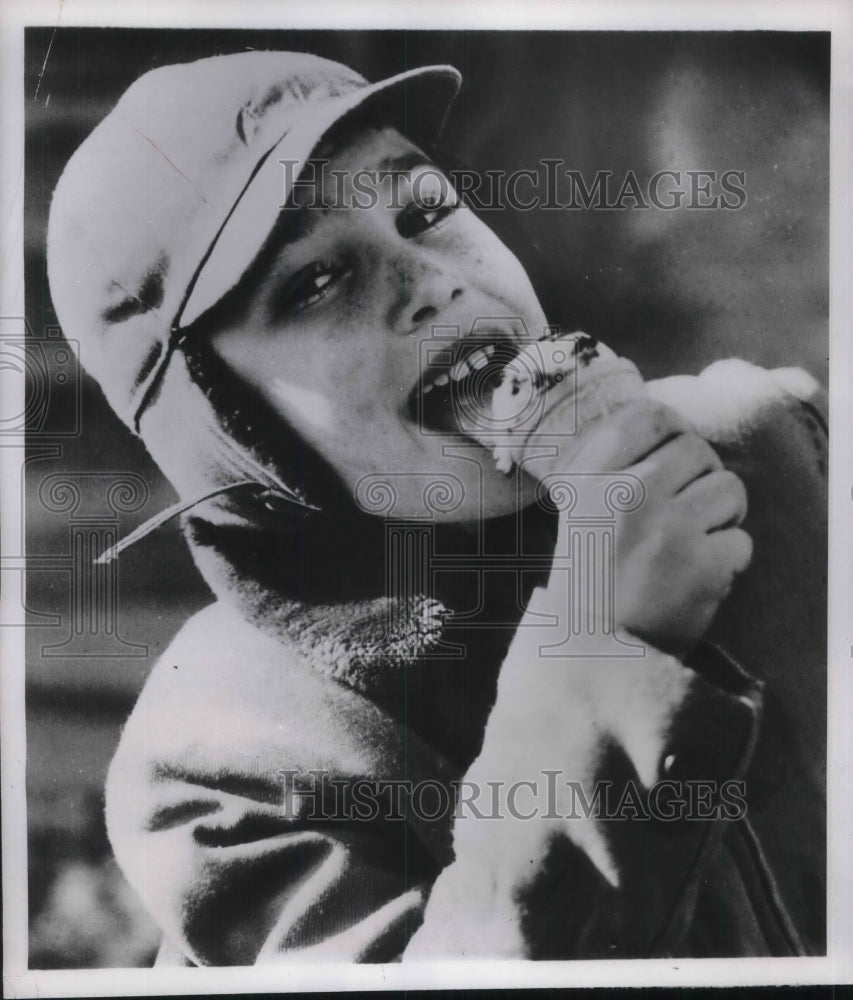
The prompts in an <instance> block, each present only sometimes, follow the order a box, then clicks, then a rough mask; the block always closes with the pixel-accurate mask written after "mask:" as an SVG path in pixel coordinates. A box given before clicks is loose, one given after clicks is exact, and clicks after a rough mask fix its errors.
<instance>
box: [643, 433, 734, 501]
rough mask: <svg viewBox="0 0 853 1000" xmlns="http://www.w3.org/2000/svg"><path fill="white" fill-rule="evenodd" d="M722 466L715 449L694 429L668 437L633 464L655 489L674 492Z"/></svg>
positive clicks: (670, 493) (650, 488) (649, 487)
mask: <svg viewBox="0 0 853 1000" xmlns="http://www.w3.org/2000/svg"><path fill="white" fill-rule="evenodd" d="M718 469H722V462H721V461H720V458H719V456H718V455H717V453H716V452H715V451H714V449H713V448H712V447H711V446H710V445H709V444H708V442H707V441H705V440H704V439H703V438H701V437H699V435H698V434H696V433H695V432H690V433H686V434H679V435H678V436H677V437H675V438H672V439H671V440H669V441H666V442H665V443H664V444H662V445H660V447H658V448H656V449H655V450H654V451H653V452H652V453H651V454H650V455H647V456H646V457H645V458H644V459H643V460H642V461H641V462H638V463H637V464H636V465H634V466H632V467H631V470H630V471H631V472H632V474H634V475H636V476H638V477H639V478H640V479H641V480H642V481H643V483H644V485H645V486H646V489H647V490H648V491H649V492H652V493H658V494H663V495H664V496H675V495H676V494H680V493H682V492H683V491H684V490H686V489H687V488H688V487H689V486H690V484H691V483H693V482H695V481H696V480H698V479H700V477H705V476H706V475H707V474H708V473H713V472H715V471H716V470H718Z"/></svg>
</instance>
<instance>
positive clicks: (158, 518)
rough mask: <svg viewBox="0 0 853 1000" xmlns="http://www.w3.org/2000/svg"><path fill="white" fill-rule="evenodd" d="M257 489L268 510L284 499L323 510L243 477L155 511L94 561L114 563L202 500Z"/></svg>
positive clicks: (291, 494) (258, 496)
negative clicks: (129, 549) (235, 481)
mask: <svg viewBox="0 0 853 1000" xmlns="http://www.w3.org/2000/svg"><path fill="white" fill-rule="evenodd" d="M250 488H254V489H255V490H258V491H259V492H258V494H257V496H256V498H255V499H256V500H260V501H261V502H262V503H263V504H264V505H265V506H266V507H267V508H268V509H269V510H279V509H280V508H279V506H278V504H277V503H276V501H283V502H284V503H286V504H290V505H292V506H295V507H301V508H303V509H304V510H314V511H320V510H321V509H322V508H320V507H316V506H314V504H311V503H308V501H307V500H303V499H302V497H300V496H299V495H298V494H297V493H294V492H293V491H292V490H288V489H287V488H286V487H273V488H270V487H269V486H267V485H265V484H264V483H260V482H258V480H256V479H243V480H241V481H240V482H237V483H229V484H228V485H227V486H220V487H219V488H218V489H215V490H211V491H210V493H205V494H204V496H200V497H196V499H195V500H187V501H184V500H179V501H178V503H175V504H172V506H171V507H167V508H166V509H165V510H161V511H160V513H159V514H155V515H154V517H150V518H149V519H148V520H147V521H144V522H143V523H142V524H140V526H139V527H138V528H135V529H134V530H133V531H131V533H130V534H129V535H125V536H124V538H122V539H121V540H120V541H118V542H116V544H115V545H111V546H110V547H109V548H108V549H106V551H104V552H102V553H101V554H100V555H99V556H98V558H97V559H95V561H94V564H95V565H96V566H105V565H106V564H107V563H111V562H112V561H113V559H115V558H116V557H117V556H118V555H119V554H120V553H122V552H124V550H125V549H127V548H130V546H131V545H135V544H136V543H137V542H138V541H141V540H142V539H143V538H145V536H146V535H150V534H151V532H152V531H156V530H157V528H159V527H161V525H164V524H165V523H166V522H167V521H171V520H172V518H175V517H178V515H179V514H184V513H186V511H188V510H192V508H193V507H197V506H198V505H199V504H200V503H204V502H205V501H206V500H212V499H213V498H214V497H217V496H221V495H222V494H223V493H231V492H233V491H234V490H243V489H250Z"/></svg>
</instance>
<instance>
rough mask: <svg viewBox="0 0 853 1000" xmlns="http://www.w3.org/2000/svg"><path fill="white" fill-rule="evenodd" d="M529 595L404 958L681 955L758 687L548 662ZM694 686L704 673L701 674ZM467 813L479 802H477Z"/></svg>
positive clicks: (729, 812) (667, 662)
mask: <svg viewBox="0 0 853 1000" xmlns="http://www.w3.org/2000/svg"><path fill="white" fill-rule="evenodd" d="M548 602H549V596H548V594H547V592H545V591H536V592H535V593H534V597H533V600H532V602H531V604H530V608H529V611H528V615H527V616H526V617H525V619H524V620H523V622H522V625H521V627H520V628H519V630H518V632H517V634H516V638H515V641H514V643H513V645H512V647H511V649H510V652H509V655H508V657H507V659H506V661H505V663H504V666H503V669H502V672H501V675H500V680H499V685H498V697H497V701H496V704H495V708H494V710H493V712H492V714H491V716H490V718H489V721H488V724H487V727H486V734H485V739H484V742H483V747H482V751H481V753H480V755H479V757H478V758H477V760H476V761H475V762H474V764H473V765H472V767H471V768H470V770H469V771H468V773H467V774H466V776H465V780H464V782H463V786H464V787H466V788H467V787H469V788H470V789H481V790H482V789H489V790H493V789H494V798H493V799H492V800H490V802H489V806H490V807H491V808H492V809H493V813H492V815H495V816H500V819H493V820H484V819H482V818H477V817H476V815H475V814H474V812H473V810H470V811H467V812H464V811H461V810H460V811H459V812H458V813H457V818H456V823H455V828H454V851H455V860H454V862H453V863H452V864H451V865H450V866H448V867H447V868H445V870H444V871H443V872H442V873H441V874H440V875H439V877H438V879H437V881H436V883H435V885H434V887H433V890H432V894H431V896H430V900H429V903H428V905H427V908H426V914H425V918H424V922H423V924H422V925H421V927H420V929H419V930H418V931H417V933H416V934H415V935H414V937H413V939H412V941H411V943H410V945H409V949H408V951H407V952H406V957H427V956H434V957H439V956H444V957H458V958H461V957H503V958H546V959H565V958H615V957H622V958H625V957H644V956H648V955H652V954H667V953H670V952H675V953H678V952H679V951H680V947H681V946H680V944H679V942H680V941H681V940H682V939H683V937H684V933H685V930H686V929H689V927H690V924H691V921H693V919H694V916H695V905H694V904H695V899H696V890H697V887H698V885H699V883H700V881H701V880H702V879H703V877H705V876H707V870H703V869H707V862H708V861H709V859H710V858H712V856H713V853H714V848H715V844H716V841H717V839H718V838H719V835H720V834H721V832H722V828H724V827H725V825H726V823H727V822H728V821H737V820H738V819H740V818H741V817H742V811H743V803H742V801H740V798H739V796H740V795H741V793H742V784H741V782H740V781H739V778H741V777H742V775H743V771H744V768H745V766H746V763H747V761H748V759H749V756H750V753H751V750H752V746H753V743H754V739H755V734H756V727H757V723H758V718H759V715H760V708H761V686H760V685H759V684H756V683H755V682H754V681H753V680H752V679H751V678H750V677H748V676H747V675H745V674H744V673H743V672H742V671H741V670H740V669H739V668H738V667H737V666H736V665H735V664H734V663H732V662H731V661H729V660H728V658H726V657H724V656H722V654H721V653H720V652H719V651H716V650H711V649H710V648H704V649H702V650H701V651H699V652H697V655H696V657H695V659H694V665H696V666H701V669H702V673H699V672H697V670H694V669H691V668H690V667H687V666H685V665H683V664H682V663H680V662H679V661H678V660H675V659H674V658H672V657H670V656H667V655H666V654H663V653H661V652H660V651H658V650H656V649H654V648H652V647H646V648H645V649H644V651H643V655H642V656H640V657H614V656H613V655H611V654H604V653H603V655H602V656H601V658H599V659H595V658H594V657H584V658H578V659H567V658H554V659H550V658H547V657H542V656H541V655H540V648H541V647H542V646H544V645H547V644H548V643H549V641H551V634H549V630H548V628H547V627H543V626H542V625H541V624H540V622H541V620H542V617H543V616H547V615H548V614H549V613H556V609H555V608H551V607H549V604H548ZM703 674H704V676H703ZM470 797H471V799H472V806H473V805H474V802H473V794H472V795H471V796H470Z"/></svg>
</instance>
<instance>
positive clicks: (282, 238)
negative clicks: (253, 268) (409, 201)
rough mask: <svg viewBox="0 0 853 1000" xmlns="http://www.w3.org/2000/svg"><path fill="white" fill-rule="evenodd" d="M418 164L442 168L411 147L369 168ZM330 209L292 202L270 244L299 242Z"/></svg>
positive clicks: (400, 170) (399, 170)
mask: <svg viewBox="0 0 853 1000" xmlns="http://www.w3.org/2000/svg"><path fill="white" fill-rule="evenodd" d="M418 167H431V168H432V169H434V170H441V168H440V167H439V166H438V164H437V163H435V161H434V160H432V159H430V157H429V156H427V154H426V153H422V152H421V151H420V150H411V151H410V152H408V153H401V154H398V155H397V156H383V157H382V159H381V160H380V161H379V162H378V163H377V164H376V167H375V168H372V169H371V170H370V171H368V172H373V170H374V169H375V172H376V173H377V174H378V175H379V176H380V177H381V176H382V175H383V174H406V173H410V172H411V171H412V170H415V169H417V168H418ZM330 211H331V207H330V206H329V205H323V204H322V198H321V199H320V201H319V203H316V204H315V203H310V204H307V205H291V206H289V207H288V208H287V209H285V210H282V211H280V212H279V214H278V218H277V219H276V221H275V224H274V225H273V228H272V230H271V232H270V235H269V237H268V239H267V246H268V247H277V248H278V249H281V248H282V247H285V246H290V245H291V244H293V243H296V242H297V240H300V239H302V237H303V236H307V235H308V234H309V233H310V232H311V230H312V229H313V228H314V226H315V225H316V223H317V222H318V221H319V219H320V218H322V217H323V216H325V215H328V213H329V212H330Z"/></svg>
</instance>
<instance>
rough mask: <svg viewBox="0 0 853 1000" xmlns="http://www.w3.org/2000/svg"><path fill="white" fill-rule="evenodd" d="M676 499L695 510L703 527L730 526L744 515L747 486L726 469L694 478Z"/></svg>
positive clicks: (708, 529) (717, 529) (706, 528)
mask: <svg viewBox="0 0 853 1000" xmlns="http://www.w3.org/2000/svg"><path fill="white" fill-rule="evenodd" d="M678 501H679V503H681V504H684V505H685V506H686V507H687V508H688V509H689V510H690V511H691V512H692V513H693V514H695V516H696V517H697V518H698V521H699V524H700V525H701V527H702V529H703V530H704V531H719V530H720V529H725V528H733V527H735V526H737V525H739V524H742V523H743V519H744V518H745V517H746V510H747V495H746V487H745V486H744V485H743V483H742V482H741V480H740V479H739V478H738V477H737V476H736V475H735V474H734V473H733V472H729V470H728V469H718V470H716V471H713V472H709V473H708V474H707V475H703V476H702V477H701V478H699V479H694V481H693V482H692V483H690V485H689V486H687V487H685V489H683V490H682V491H681V492H680V493H679V494H678Z"/></svg>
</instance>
